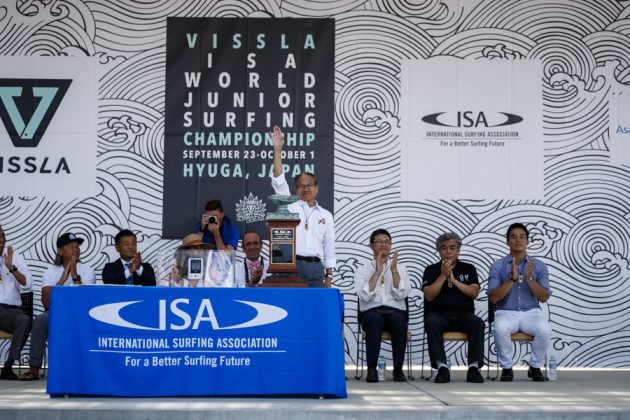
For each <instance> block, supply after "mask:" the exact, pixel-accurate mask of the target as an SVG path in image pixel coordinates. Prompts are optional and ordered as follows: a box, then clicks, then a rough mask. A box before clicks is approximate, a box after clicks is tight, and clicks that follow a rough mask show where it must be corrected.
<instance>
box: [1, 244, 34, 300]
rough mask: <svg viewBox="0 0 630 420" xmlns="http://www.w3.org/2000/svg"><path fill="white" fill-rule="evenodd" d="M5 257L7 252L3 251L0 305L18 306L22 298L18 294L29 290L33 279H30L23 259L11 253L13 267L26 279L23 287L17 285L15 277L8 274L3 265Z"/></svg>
mask: <svg viewBox="0 0 630 420" xmlns="http://www.w3.org/2000/svg"><path fill="white" fill-rule="evenodd" d="M6 257H7V251H6V249H5V250H4V254H3V255H2V258H0V264H2V266H0V278H1V279H2V284H0V303H4V304H5V305H14V306H20V305H22V296H20V293H23V292H28V291H29V290H31V287H32V286H33V278H32V277H31V273H30V271H28V266H27V265H26V261H24V258H22V256H21V255H18V254H17V253H16V252H13V265H14V266H16V267H17V269H18V271H19V272H20V273H22V274H23V275H24V277H26V283H25V284H24V286H22V285H21V284H20V283H18V281H17V280H16V279H15V276H14V275H13V274H12V273H10V272H9V269H8V268H7V266H6V265H5V264H4V261H5V258H6Z"/></svg>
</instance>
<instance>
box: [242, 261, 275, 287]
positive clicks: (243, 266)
mask: <svg viewBox="0 0 630 420" xmlns="http://www.w3.org/2000/svg"><path fill="white" fill-rule="evenodd" d="M262 267H263V272H262V276H261V277H260V281H259V282H258V284H261V283H262V282H263V281H264V280H265V277H267V267H269V261H267V260H266V259H263V264H262ZM234 287H245V259H244V260H243V261H241V262H240V263H236V268H235V270H234Z"/></svg>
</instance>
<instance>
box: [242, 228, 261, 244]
mask: <svg viewBox="0 0 630 420" xmlns="http://www.w3.org/2000/svg"><path fill="white" fill-rule="evenodd" d="M249 233H253V234H255V235H256V236H258V240H259V241H260V243H261V244H262V241H263V238H262V236H260V233H258V232H256V231H255V230H248V231H246V232H245V233H243V236H241V243H242V244H243V245H244V244H245V235H247V234H249Z"/></svg>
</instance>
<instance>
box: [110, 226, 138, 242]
mask: <svg viewBox="0 0 630 420" xmlns="http://www.w3.org/2000/svg"><path fill="white" fill-rule="evenodd" d="M125 236H133V237H134V238H136V239H138V237H137V236H136V234H135V233H133V232H132V231H130V230H129V229H123V230H121V231H120V232H118V233H117V234H116V236H115V237H114V243H116V245H118V244H119V243H120V240H121V239H122V238H124V237H125Z"/></svg>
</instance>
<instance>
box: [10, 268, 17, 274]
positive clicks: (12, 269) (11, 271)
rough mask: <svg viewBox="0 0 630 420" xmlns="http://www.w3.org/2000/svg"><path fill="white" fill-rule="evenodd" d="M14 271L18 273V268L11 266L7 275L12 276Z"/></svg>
mask: <svg viewBox="0 0 630 420" xmlns="http://www.w3.org/2000/svg"><path fill="white" fill-rule="evenodd" d="M16 271H18V268H17V267H16V266H12V267H11V268H9V273H11V274H13V273H15V272H16Z"/></svg>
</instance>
